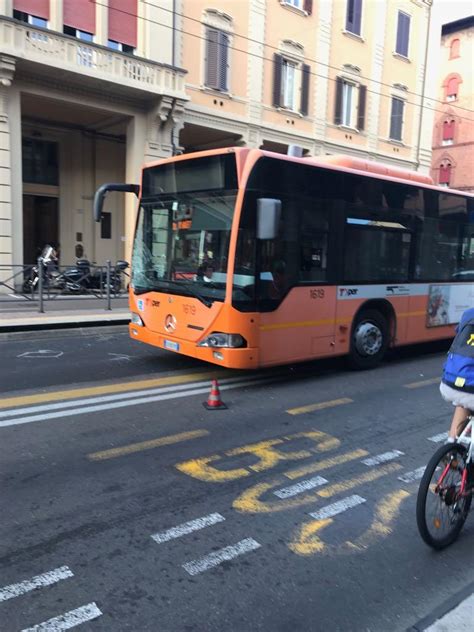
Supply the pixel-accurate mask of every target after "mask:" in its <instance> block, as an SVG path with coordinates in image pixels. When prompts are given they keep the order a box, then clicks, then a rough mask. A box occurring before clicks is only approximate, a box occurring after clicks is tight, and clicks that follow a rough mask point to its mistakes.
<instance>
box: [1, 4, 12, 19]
mask: <svg viewBox="0 0 474 632" xmlns="http://www.w3.org/2000/svg"><path fill="white" fill-rule="evenodd" d="M0 15H6V16H7V18H11V17H13V0H0Z"/></svg>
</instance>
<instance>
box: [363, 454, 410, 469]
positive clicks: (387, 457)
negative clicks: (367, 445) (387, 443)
mask: <svg viewBox="0 0 474 632" xmlns="http://www.w3.org/2000/svg"><path fill="white" fill-rule="evenodd" d="M403 455H404V452H400V450H391V451H390V452H384V453H383V454H378V455H377V456H372V457H369V458H368V459H364V460H363V461H362V463H363V464H364V465H367V466H368V467H373V466H374V465H380V463H385V462H386V461H393V459H398V457H399V456H403Z"/></svg>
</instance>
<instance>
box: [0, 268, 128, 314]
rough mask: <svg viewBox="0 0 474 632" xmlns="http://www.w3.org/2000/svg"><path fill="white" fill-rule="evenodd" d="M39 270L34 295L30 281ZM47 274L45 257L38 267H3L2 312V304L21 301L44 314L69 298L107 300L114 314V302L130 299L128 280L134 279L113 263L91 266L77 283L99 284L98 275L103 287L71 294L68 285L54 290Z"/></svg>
mask: <svg viewBox="0 0 474 632" xmlns="http://www.w3.org/2000/svg"><path fill="white" fill-rule="evenodd" d="M35 267H37V271H38V272H37V274H38V281H37V286H36V287H31V289H30V291H26V289H25V284H26V283H27V281H28V279H31V278H32V274H33V270H34V268H35ZM72 267H76V266H73V265H67V266H57V267H56V270H58V271H59V273H60V274H61V272H65V271H66V270H69V269H71V268H72ZM45 271H46V270H45V264H44V261H43V259H42V258H41V257H39V258H38V260H37V263H36V266H35V265H34V264H28V265H0V311H1V309H2V303H18V301H19V300H25V301H27V302H28V303H29V304H32V303H37V304H38V310H37V311H38V312H39V313H40V314H43V313H44V312H45V304H47V303H48V302H49V303H52V302H53V301H57V300H58V299H59V300H60V299H61V298H64V297H66V296H75V297H77V298H78V299H83V300H90V299H93V300H94V299H99V300H105V302H106V307H105V309H106V310H107V311H112V303H113V300H114V299H118V298H125V297H126V296H127V289H126V288H127V285H128V281H127V279H129V278H130V275H129V273H128V272H127V271H126V270H123V269H121V268H118V267H117V266H116V265H112V263H111V261H110V260H108V261H107V262H106V264H105V265H95V264H90V266H89V267H88V268H87V269H86V270H85V271H84V274H82V275H81V276H80V277H79V278H77V279H76V280H75V282H76V283H77V284H78V286H80V285H81V284H83V283H84V282H87V281H88V280H91V279H94V281H96V279H97V276H96V275H98V279H99V286H98V287H90V288H87V287H80V289H79V288H78V291H77V292H76V291H73V290H71V288H70V287H67V285H66V286H65V287H61V288H59V287H58V288H55V287H52V286H51V285H50V283H48V276H47V274H45ZM4 273H5V274H6V275H8V276H6V278H3V276H4ZM112 284H113V287H112ZM20 288H21V289H20ZM5 290H6V291H5Z"/></svg>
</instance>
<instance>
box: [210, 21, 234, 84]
mask: <svg viewBox="0 0 474 632" xmlns="http://www.w3.org/2000/svg"><path fill="white" fill-rule="evenodd" d="M229 44H230V38H229V36H228V35H227V33H224V32H223V31H218V30H217V29H209V28H208V29H207V30H206V63H205V79H204V82H205V84H206V86H207V87H208V88H213V89H214V90H222V91H223V92H226V91H227V90H228V89H229Z"/></svg>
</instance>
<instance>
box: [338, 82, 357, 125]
mask: <svg viewBox="0 0 474 632" xmlns="http://www.w3.org/2000/svg"><path fill="white" fill-rule="evenodd" d="M357 88H358V86H357V84H355V83H354V82H352V81H348V80H347V79H344V78H343V79H342V99H341V125H342V126H343V127H350V128H354V129H355V128H356V121H355V117H356V114H357V112H356V108H357V103H356V102H357V100H358V99H357V98H356V97H357Z"/></svg>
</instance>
